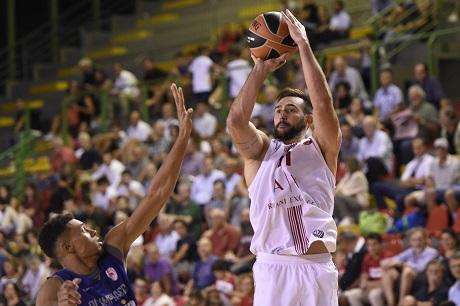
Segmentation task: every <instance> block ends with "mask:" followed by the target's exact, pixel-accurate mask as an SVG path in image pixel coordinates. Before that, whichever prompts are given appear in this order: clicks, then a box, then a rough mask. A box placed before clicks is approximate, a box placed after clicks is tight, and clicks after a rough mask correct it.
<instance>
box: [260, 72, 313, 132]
mask: <svg viewBox="0 0 460 306" xmlns="http://www.w3.org/2000/svg"><path fill="white" fill-rule="evenodd" d="M302 77H303V76H302ZM302 82H304V83H305V81H303V80H302ZM278 93H279V90H278V88H277V87H276V86H274V85H267V86H265V87H264V95H265V103H259V102H257V103H256V104H255V105H254V109H253V111H252V118H254V117H256V116H259V117H261V118H262V120H263V122H264V124H265V126H266V127H267V129H268V130H270V131H271V130H272V129H273V111H272V110H273V109H274V107H275V101H276V97H277V96H278Z"/></svg>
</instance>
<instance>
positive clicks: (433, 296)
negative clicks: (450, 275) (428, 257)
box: [401, 259, 449, 306]
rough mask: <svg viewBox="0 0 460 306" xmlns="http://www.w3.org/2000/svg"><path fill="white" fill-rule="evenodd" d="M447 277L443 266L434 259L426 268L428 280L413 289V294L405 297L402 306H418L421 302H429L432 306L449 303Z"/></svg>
mask: <svg viewBox="0 0 460 306" xmlns="http://www.w3.org/2000/svg"><path fill="white" fill-rule="evenodd" d="M445 275H446V272H445V268H444V266H443V264H442V263H441V262H440V261H439V260H437V259H433V260H432V261H430V262H429V263H428V265H427V267H426V271H425V277H426V280H424V281H423V282H422V284H420V285H419V286H417V288H413V289H412V292H411V293H412V294H410V295H406V296H404V297H403V300H402V304H401V305H402V306H417V305H420V303H421V302H428V303H430V305H440V304H441V302H444V301H447V295H448V291H449V286H448V285H446V283H445V282H444V277H445Z"/></svg>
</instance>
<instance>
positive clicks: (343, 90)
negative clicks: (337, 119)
mask: <svg viewBox="0 0 460 306" xmlns="http://www.w3.org/2000/svg"><path fill="white" fill-rule="evenodd" d="M350 89H351V88H350V84H348V82H339V83H337V85H335V90H334V94H333V96H334V107H335V109H337V110H338V111H339V112H340V113H341V114H345V113H347V110H348V108H349V107H350V104H351V101H352V97H351V94H350Z"/></svg>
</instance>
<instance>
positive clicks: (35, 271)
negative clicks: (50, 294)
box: [21, 256, 49, 301]
mask: <svg viewBox="0 0 460 306" xmlns="http://www.w3.org/2000/svg"><path fill="white" fill-rule="evenodd" d="M27 262H28V264H29V267H28V269H27V270H26V272H25V274H24V276H23V278H22V280H21V283H22V287H23V288H24V289H25V291H26V292H27V293H28V295H29V298H30V300H32V301H34V300H35V297H36V296H37V293H38V290H39V289H40V286H41V285H42V284H43V282H44V281H45V279H46V277H47V275H48V272H49V271H47V269H46V267H45V264H44V263H42V262H41V261H40V258H39V257H37V256H31V257H30V258H29V259H28V261H27Z"/></svg>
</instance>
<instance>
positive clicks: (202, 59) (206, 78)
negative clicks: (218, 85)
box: [188, 47, 214, 107]
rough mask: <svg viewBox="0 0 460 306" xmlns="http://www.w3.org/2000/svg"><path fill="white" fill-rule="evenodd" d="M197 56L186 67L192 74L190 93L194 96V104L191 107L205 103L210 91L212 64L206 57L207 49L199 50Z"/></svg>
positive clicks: (207, 56)
mask: <svg viewBox="0 0 460 306" xmlns="http://www.w3.org/2000/svg"><path fill="white" fill-rule="evenodd" d="M198 54H199V55H198V56H197V57H195V58H194V59H193V60H192V62H191V63H190V66H189V67H188V71H189V72H190V73H191V74H192V92H193V95H194V99H193V102H194V104H193V105H191V107H194V106H195V105H196V103H198V102H206V103H207V102H208V99H209V95H210V94H211V90H212V79H211V73H212V67H213V65H214V62H213V61H212V59H211V58H210V57H209V55H208V54H209V51H208V48H207V47H201V48H199V50H198Z"/></svg>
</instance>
